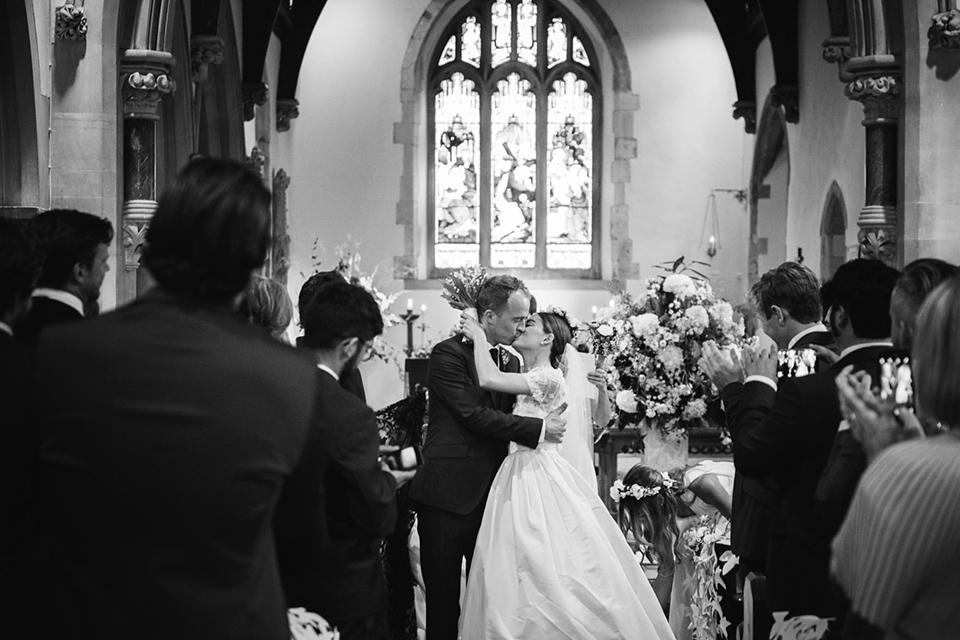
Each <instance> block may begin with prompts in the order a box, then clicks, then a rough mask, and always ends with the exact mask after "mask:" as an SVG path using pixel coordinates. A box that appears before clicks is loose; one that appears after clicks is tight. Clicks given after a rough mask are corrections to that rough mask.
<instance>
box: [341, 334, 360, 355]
mask: <svg viewBox="0 0 960 640" xmlns="http://www.w3.org/2000/svg"><path fill="white" fill-rule="evenodd" d="M359 348H360V338H358V337H356V336H354V337H352V338H346V339H344V340H341V341H340V344H338V345H337V354H338V355H340V356H341V358H342V359H343V360H349V359H350V358H352V357H353V356H354V354H355V353H357V349H359Z"/></svg>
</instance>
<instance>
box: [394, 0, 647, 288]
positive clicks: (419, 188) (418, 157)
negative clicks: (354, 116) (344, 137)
mask: <svg viewBox="0 0 960 640" xmlns="http://www.w3.org/2000/svg"><path fill="white" fill-rule="evenodd" d="M468 2H469V0H456V1H454V2H450V0H431V2H430V4H429V5H428V6H427V8H426V9H425V10H424V12H423V14H422V15H421V16H420V20H419V21H418V22H417V25H416V26H415V27H414V30H413V34H412V35H411V36H410V40H409V42H408V44H407V51H406V54H405V55H404V58H403V66H402V68H401V76H400V78H401V79H400V106H401V119H400V121H399V122H396V123H394V128H393V141H394V143H395V144H399V145H401V146H402V147H403V174H402V175H401V177H400V199H399V200H398V202H397V218H396V222H397V224H398V225H400V226H402V227H403V255H400V256H395V257H394V261H393V274H394V278H396V279H398V280H417V279H422V277H423V275H424V274H426V270H427V269H426V264H427V260H426V255H424V252H423V248H424V247H426V246H427V242H426V234H427V232H428V230H427V229H426V228H425V225H424V224H423V223H422V220H421V218H422V216H421V215H420V214H421V213H422V210H423V208H424V207H425V206H426V202H427V194H426V183H427V180H426V173H425V172H426V157H427V155H426V150H425V146H426V145H425V144H424V140H426V132H425V131H424V127H423V123H424V122H425V120H426V118H425V114H426V105H425V103H424V101H425V95H426V74H427V70H428V68H429V63H428V58H429V56H430V55H431V53H433V51H434V49H435V47H436V45H437V41H438V39H439V38H440V35H441V33H442V32H443V30H444V28H445V27H446V26H447V23H448V22H449V21H450V20H451V19H452V18H453V16H455V15H456V14H457V13H458V12H459V11H460V10H461V9H462V8H463V7H464V6H465V5H466V4H467V3H468ZM558 3H559V4H561V5H562V6H564V8H566V9H567V10H568V11H570V13H571V14H572V15H573V16H574V17H576V18H577V20H579V21H580V24H581V25H582V26H583V27H584V29H586V30H587V32H588V33H589V35H590V37H591V40H592V42H593V44H594V45H595V46H596V50H597V53H598V55H599V56H600V58H601V59H602V60H603V62H604V63H605V64H609V65H610V66H609V70H610V71H609V77H607V76H606V74H605V73H604V77H603V87H604V88H603V92H604V97H605V98H608V99H609V104H612V106H613V114H612V115H613V117H612V118H611V123H610V124H609V125H608V124H606V122H605V123H604V125H603V128H604V132H603V135H604V137H606V135H607V133H608V132H609V131H610V128H612V131H613V145H612V148H611V149H610V150H609V151H604V158H605V159H607V158H610V159H611V160H612V162H611V164H610V165H609V166H607V167H605V171H604V172H603V175H602V180H603V181H604V183H611V184H612V186H613V189H612V198H611V199H612V202H604V203H603V207H604V209H605V210H606V215H604V216H602V220H605V221H607V222H608V225H607V231H608V232H609V237H610V245H609V250H605V247H606V245H605V244H604V243H601V247H602V248H601V251H602V252H603V253H602V263H603V265H604V267H606V265H608V264H609V265H611V266H612V271H611V276H612V277H613V278H615V279H619V280H627V279H631V278H637V277H638V274H639V268H638V266H637V264H636V263H635V262H634V261H633V241H632V240H631V239H630V206H629V204H627V201H626V183H628V182H630V162H631V161H632V160H634V159H636V157H637V140H636V138H635V136H634V118H633V112H634V111H638V110H639V109H640V98H639V96H637V95H636V94H634V93H632V92H631V86H632V84H631V75H630V62H629V59H628V58H627V53H626V48H625V47H624V44H623V40H622V39H621V37H620V34H619V32H618V31H617V29H616V27H615V26H614V24H613V21H612V20H611V19H610V16H609V15H607V13H606V11H605V10H604V9H603V7H601V6H600V3H599V1H598V0H579V1H578V2H576V3H574V2H570V1H569V0H558ZM604 69H606V67H604ZM606 147H607V146H606V145H604V149H606ZM602 232H603V230H601V233H602ZM603 273H604V274H606V273H607V271H606V269H604V270H603Z"/></svg>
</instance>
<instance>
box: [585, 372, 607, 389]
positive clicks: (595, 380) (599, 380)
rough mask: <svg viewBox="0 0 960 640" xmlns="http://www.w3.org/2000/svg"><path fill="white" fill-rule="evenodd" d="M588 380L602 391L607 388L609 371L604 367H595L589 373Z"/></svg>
mask: <svg viewBox="0 0 960 640" xmlns="http://www.w3.org/2000/svg"><path fill="white" fill-rule="evenodd" d="M587 380H589V381H590V384H592V385H594V386H595V387H596V388H597V389H599V390H600V392H601V393H604V392H606V390H607V372H606V371H604V370H603V369H594V370H593V371H590V372H588V373H587Z"/></svg>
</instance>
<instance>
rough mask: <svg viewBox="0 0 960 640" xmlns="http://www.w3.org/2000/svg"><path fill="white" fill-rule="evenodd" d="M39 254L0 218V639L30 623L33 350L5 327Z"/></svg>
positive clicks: (18, 228) (29, 284)
mask: <svg viewBox="0 0 960 640" xmlns="http://www.w3.org/2000/svg"><path fill="white" fill-rule="evenodd" d="M42 264H43V255H42V254H41V253H40V252H39V250H38V249H37V246H36V242H34V239H33V236H32V234H30V233H29V232H28V230H27V225H26V223H25V222H22V221H20V220H7V219H4V218H0V416H2V417H0V424H2V425H3V428H2V430H0V435H2V437H3V446H2V447H0V496H2V501H0V586H2V589H0V591H2V592H3V594H4V596H3V597H2V598H0V637H5V638H12V637H15V635H16V634H19V633H21V632H22V631H23V629H28V628H30V627H31V626H32V625H34V624H35V623H36V616H37V615H38V613H39V608H38V606H37V605H38V604H39V598H38V596H37V593H36V587H37V577H38V576H37V567H36V564H35V561H36V543H37V529H38V526H39V518H38V507H39V500H38V491H37V489H38V486H37V485H38V479H37V443H36V437H35V434H34V432H33V429H32V428H31V427H30V425H29V422H28V411H29V405H30V403H29V400H30V369H31V361H32V354H33V350H32V349H31V348H30V347H29V346H28V345H25V344H22V343H20V342H17V341H15V340H14V339H13V329H12V327H13V326H14V325H15V324H16V321H17V319H18V318H19V317H20V316H22V315H23V314H24V313H25V312H26V310H27V309H29V307H30V293H31V292H32V291H33V286H34V284H35V283H36V282H37V277H38V276H39V275H40V267H41V265H42Z"/></svg>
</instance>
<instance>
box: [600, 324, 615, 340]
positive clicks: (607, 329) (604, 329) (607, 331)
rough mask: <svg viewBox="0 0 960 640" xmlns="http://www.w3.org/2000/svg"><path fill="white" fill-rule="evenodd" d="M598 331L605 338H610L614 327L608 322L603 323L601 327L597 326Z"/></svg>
mask: <svg viewBox="0 0 960 640" xmlns="http://www.w3.org/2000/svg"><path fill="white" fill-rule="evenodd" d="M597 333H599V334H600V335H602V336H603V337H605V338H609V337H610V336H612V335H613V327H611V326H610V325H609V324H607V323H603V324H601V325H600V326H599V327H597Z"/></svg>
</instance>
